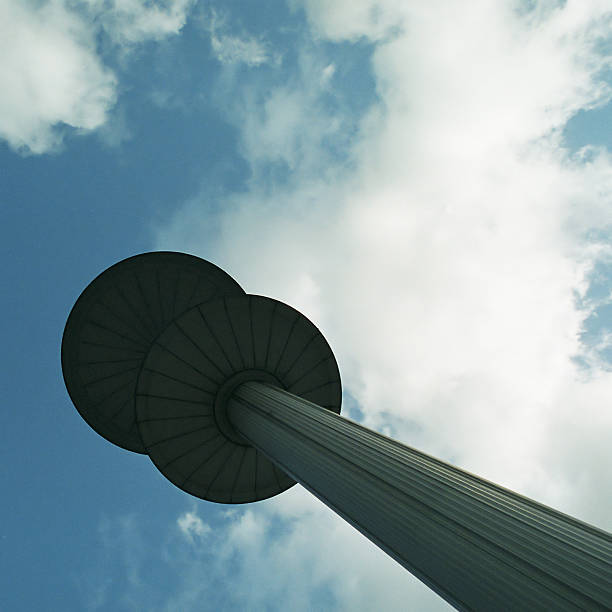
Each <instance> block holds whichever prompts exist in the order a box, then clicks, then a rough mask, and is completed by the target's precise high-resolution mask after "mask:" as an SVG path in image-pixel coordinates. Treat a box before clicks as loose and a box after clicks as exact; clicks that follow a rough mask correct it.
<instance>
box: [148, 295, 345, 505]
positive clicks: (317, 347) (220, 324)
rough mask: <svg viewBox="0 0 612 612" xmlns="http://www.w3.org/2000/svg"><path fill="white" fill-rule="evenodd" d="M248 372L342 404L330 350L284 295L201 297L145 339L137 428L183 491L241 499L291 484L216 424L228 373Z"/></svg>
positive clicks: (233, 377) (244, 375)
mask: <svg viewBox="0 0 612 612" xmlns="http://www.w3.org/2000/svg"><path fill="white" fill-rule="evenodd" d="M247 380H260V381H264V382H267V383H272V384H276V385H277V386H280V387H281V388H285V389H286V390H287V391H289V392H291V393H294V394H295V395H298V396H300V397H302V398H304V399H307V400H309V401H312V402H314V403H317V404H319V405H320V406H323V407H325V408H328V409H329V410H333V411H334V412H336V413H338V412H340V402H341V397H342V392H341V386H340V373H339V371H338V366H337V364H336V360H335V358H334V355H333V353H332V351H331V348H330V347H329V345H328V344H327V342H326V340H325V338H324V337H323V335H322V334H321V332H320V331H319V330H318V329H317V328H316V327H315V326H314V325H313V324H312V323H311V322H310V321H309V320H308V319H307V318H306V317H305V316H304V315H302V314H301V313H299V312H298V311H297V310H295V309H293V308H291V307H290V306H287V305H286V304H283V303H282V302H278V301H276V300H272V299H270V298H266V297H262V296H256V295H246V296H242V297H228V298H224V299H219V300H215V301H211V302H208V303H206V304H202V305H200V306H197V307H195V308H192V309H191V310H189V311H187V312H185V313H184V314H183V315H181V316H180V317H178V318H177V319H176V320H175V321H174V322H173V323H171V324H170V325H169V326H168V328H167V329H166V330H164V331H163V332H162V333H161V335H160V336H159V338H158V339H157V340H156V342H155V344H154V345H153V346H152V347H151V350H150V351H149V353H148V355H147V357H146V359H145V361H144V363H143V367H142V371H141V374H140V376H139V379H138V386H137V390H136V395H137V398H136V413H137V421H138V427H139V429H140V434H141V438H142V441H143V443H144V448H145V450H146V452H147V453H148V454H149V456H150V457H151V460H152V461H153V462H154V463H155V465H156V466H157V468H158V469H159V470H160V471H161V472H162V473H163V474H164V476H166V478H168V479H169V480H170V481H171V482H173V483H174V484H175V485H177V486H178V487H180V488H181V489H183V490H184V491H186V492H187V493H190V494H191V495H195V496H196V497H200V498H202V499H207V500H210V501H216V502H221V503H243V502H251V501H256V500H260V499H265V498H267V497H271V496H272V495H276V494H277V493H280V492H282V491H284V490H285V489H287V488H289V487H291V486H293V485H294V484H295V481H294V480H293V479H291V478H290V477H289V476H287V475H286V474H285V473H284V472H283V471H282V470H280V469H278V468H277V467H276V466H275V465H274V464H273V463H272V462H271V461H269V460H268V459H267V458H266V457H265V455H263V454H262V453H260V452H259V451H257V450H256V449H254V448H253V447H251V446H250V445H249V444H248V442H246V441H244V440H243V441H242V442H241V439H240V437H239V436H236V435H232V434H231V433H230V434H229V435H228V432H227V429H226V427H227V423H225V424H223V423H221V422H220V417H222V414H221V412H222V409H223V407H221V410H220V407H219V405H218V398H219V397H220V396H222V395H224V393H226V391H227V383H228V381H229V382H230V383H232V381H235V382H236V384H239V383H240V382H244V381H247ZM216 403H217V405H215V404H216Z"/></svg>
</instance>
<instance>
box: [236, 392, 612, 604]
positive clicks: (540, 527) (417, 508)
mask: <svg viewBox="0 0 612 612" xmlns="http://www.w3.org/2000/svg"><path fill="white" fill-rule="evenodd" d="M228 415H229V418H230V420H231V421H232V423H233V424H234V426H235V427H236V429H237V430H238V431H239V432H240V433H241V435H242V436H243V437H245V438H247V439H248V440H249V441H250V442H251V443H252V444H253V446H254V447H256V448H258V449H259V450H260V451H261V452H262V453H264V454H265V455H267V456H268V457H269V458H270V459H271V460H272V461H274V462H275V463H276V464H277V465H279V466H280V467H281V468H282V469H283V470H284V471H285V472H286V473H287V474H290V475H291V476H292V477H293V478H294V479H295V480H297V481H298V482H300V483H301V484H302V485H303V486H304V487H306V488H307V489H308V490H310V491H311V492H312V493H313V494H314V495H316V496H317V497H318V498H319V499H321V500H322V501H323V502H324V503H325V504H327V505H328V506H329V507H330V508H332V509H333V510H334V511H336V512H337V513H338V514H339V515H340V516H342V517H343V518H344V519H346V520H347V521H348V522H349V523H351V524H352V525H353V526H354V527H356V528H357V529H358V530H359V531H361V532H362V533H363V534H364V535H365V536H367V537H368V538H369V539H370V540H372V541H373V542H374V543H375V544H376V545H378V546H379V547H380V548H382V549H383V550H384V551H386V552H387V553H388V554H389V555H391V556H392V557H393V558H394V559H396V560H397V561H398V562H399V563H401V564H402V565H403V566H404V567H405V568H406V569H408V570H409V571H410V572H412V573H413V574H414V575H415V576H417V577H418V578H419V579H420V580H422V581H423V582H424V583H425V584H427V585H428V586H429V587H431V588H432V589H433V590H434V591H436V592H437V593H438V594H439V595H441V596H442V597H443V598H444V599H446V600H447V601H448V602H449V603H450V604H452V605H453V606H455V607H456V608H458V609H461V610H517V611H524V610H546V611H551V610H555V611H560V610H612V535H611V534H609V533H606V532H604V531H602V530H600V529H597V528H596V527H593V526H591V525H588V524H586V523H583V522H581V521H578V520H576V519H574V518H572V517H570V516H567V515H565V514H562V513H561V512H558V511H556V510H553V509H552V508H549V507H547V506H544V505H542V504H539V503H537V502H535V501H533V500H531V499H528V498H526V497H523V496H522V495H518V494H517V493H514V492H512V491H509V490H507V489H504V488H503V487H500V486H498V485H495V484H493V483H491V482H488V481H486V480H484V479H482V478H479V477H477V476H474V475H473V474H470V473H468V472H465V471H463V470H461V469H459V468H457V467H455V466H453V465H450V464H448V463H445V462H443V461H440V460H438V459H434V458H433V457H430V456H428V455H426V454H424V453H421V452H419V451H417V450H415V449H412V448H410V447H408V446H405V445H404V444H401V443H399V442H397V441H395V440H392V439H390V438H387V437H386V436H383V435H381V434H378V433H376V432H374V431H371V430H369V429H367V428H365V427H363V426H361V425H359V424H357V423H354V422H352V421H349V420H348V419H345V418H343V417H341V416H339V415H335V414H332V413H330V412H329V411H326V410H322V409H321V408H320V407H319V406H316V405H315V404H312V403H309V402H306V401H303V400H302V399H300V398H297V397H295V396H294V395H291V394H289V393H286V392H285V391H282V390H279V389H277V388H274V387H271V386H269V385H266V384H260V383H245V384H243V385H241V386H239V387H237V388H236V389H235V391H234V393H233V395H232V397H231V398H230V401H229V404H228Z"/></svg>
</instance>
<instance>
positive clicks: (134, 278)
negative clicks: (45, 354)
mask: <svg viewBox="0 0 612 612" xmlns="http://www.w3.org/2000/svg"><path fill="white" fill-rule="evenodd" d="M243 294H244V291H243V290H242V288H241V287H240V285H238V283H237V282H236V281H235V280H234V279H233V278H232V277H231V276H229V275H228V274H226V273H225V272H224V271H223V270H221V269H220V268H218V267H217V266H215V265H214V264H212V263H210V262H208V261H205V260H203V259H200V258H199V257H194V256H192V255H186V254H184V253H174V252H167V251H159V252H153V253H143V254H141V255H136V256H135V257H130V258H128V259H124V260H123V261H120V262H118V263H117V264H115V265H114V266H111V267H110V268H108V269H107V270H105V271H104V272H102V274H100V275H99V276H98V277H97V278H95V279H94V280H93V281H92V282H91V283H90V284H89V285H88V286H87V288H86V289H85V290H84V291H83V293H82V294H81V296H80V297H79V299H78V300H77V302H76V304H75V305H74V307H73V308H72V311H71V312H70V315H69V317H68V321H67V322H66V327H65V330H64V336H63V338H62V371H63V374H64V381H65V383H66V388H67V389H68V393H69V394H70V397H71V399H72V401H73V403H74V405H75V406H76V408H77V410H78V411H79V412H80V414H81V416H82V417H83V418H84V419H85V420H86V421H87V423H89V425H90V426H91V427H92V428H93V429H94V430H95V431H97V432H98V433H99V434H100V435H101V436H103V437H104V438H106V439H107V440H109V441H110V442H112V443H113V444H116V445H117V446H120V447H122V448H125V449H127V450H131V451H134V452H138V453H144V452H145V450H144V447H143V445H142V442H141V440H140V435H139V433H138V429H137V427H136V422H135V409H134V393H135V390H136V380H137V378H138V374H139V372H140V367H141V365H142V361H143V360H144V358H145V356H146V354H147V352H148V351H149V348H150V346H151V344H152V343H153V341H154V340H155V338H156V337H157V336H158V335H159V334H160V332H162V331H163V330H164V329H165V328H166V327H167V326H168V324H169V323H170V322H171V321H172V320H173V319H175V318H176V317H177V316H179V315H180V314H181V313H183V312H185V311H186V310H188V309H190V308H192V307H193V306H195V305H196V304H201V303H203V302H207V301H209V300H211V299H216V298H219V297H223V296H228V295H243Z"/></svg>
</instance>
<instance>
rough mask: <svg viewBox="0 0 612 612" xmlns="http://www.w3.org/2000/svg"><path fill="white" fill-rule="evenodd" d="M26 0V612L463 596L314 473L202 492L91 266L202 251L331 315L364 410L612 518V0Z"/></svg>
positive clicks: (502, 475) (21, 340)
mask: <svg viewBox="0 0 612 612" xmlns="http://www.w3.org/2000/svg"><path fill="white" fill-rule="evenodd" d="M422 4H423V3H417V2H407V1H405V0H402V1H398V2H396V1H393V0H380V1H375V0H359V1H356V0H355V1H353V2H335V3H325V2H318V1H316V0H288V1H287V2H283V1H280V0H279V1H278V2H267V1H266V2H262V3H251V2H238V1H236V2H223V3H220V2H219V3H215V2H198V1H191V0H166V1H165V2H144V0H111V1H109V2H103V1H102V0H49V1H46V0H31V1H30V0H28V1H26V2H23V1H21V0H0V91H2V94H0V211H1V220H2V222H1V224H0V232H2V241H1V244H2V247H1V248H2V251H3V253H2V261H3V264H4V265H3V277H4V287H5V289H4V293H3V296H4V299H3V302H2V304H3V305H2V309H3V317H2V327H3V329H2V337H3V338H4V341H5V350H4V355H5V357H4V359H3V364H2V365H3V367H2V380H3V390H4V398H5V400H4V402H3V409H2V411H0V419H1V421H0V424H1V431H2V436H3V439H2V445H1V449H2V450H1V453H2V462H1V465H2V466H3V468H2V474H3V482H4V489H5V491H6V494H5V497H4V500H3V504H2V505H1V506H0V517H1V522H0V524H1V525H2V527H1V528H0V546H2V555H1V556H0V559H1V562H2V568H1V571H0V576H1V577H2V578H1V581H2V583H1V584H0V586H1V588H0V608H2V609H6V610H35V609H39V610H63V611H65V610H103V611H104V610H109V611H110V610H114V611H116V610H186V611H189V610H208V609H211V610H212V609H214V610H235V609H243V610H249V609H251V610H281V609H282V610H288V609H290V610H314V609H316V610H373V609H387V610H406V609H414V610H442V609H447V606H446V604H444V602H441V601H440V600H439V598H438V597H437V596H435V595H433V594H431V593H430V592H429V591H428V589H426V588H425V587H423V586H422V585H420V583H419V582H418V581H416V580H415V579H413V578H412V577H411V576H410V575H409V574H407V573H406V572H405V571H404V570H402V569H401V568H399V566H397V565H396V564H395V563H394V562H393V561H390V560H389V559H387V558H386V557H385V555H384V554H383V553H381V552H380V551H378V550H377V549H376V548H375V547H374V546H372V545H371V544H370V543H369V542H367V541H365V540H364V539H363V538H362V537H361V536H360V535H359V534H358V533H357V532H355V531H354V530H352V529H351V528H350V527H348V526H347V525H345V524H344V523H343V522H342V521H341V520H340V519H338V518H336V517H335V516H334V515H333V513H332V512H331V511H329V510H327V509H326V508H325V507H324V506H322V505H321V504H319V502H318V501H316V500H313V499H312V498H311V496H309V495H308V494H307V493H306V492H304V491H302V490H300V488H299V487H294V488H293V489H291V490H290V491H288V492H286V493H284V494H283V495H281V496H279V497H277V498H274V499H271V500H267V501H265V502H261V503H258V504H255V505H252V506H249V507H242V506H240V507H235V508H234V507H230V506H223V505H214V504H210V503H206V502H203V501H200V500H196V499H194V498H190V497H189V496H187V495H186V494H184V493H183V492H181V491H180V490H178V489H176V488H175V487H173V486H172V485H171V484H170V483H169V482H167V481H165V480H164V478H163V477H162V476H161V475H160V474H159V473H158V472H157V471H156V470H155V468H154V466H153V465H152V463H151V462H150V461H149V460H148V458H147V457H144V456H139V455H135V454H132V453H129V452H127V451H124V450H121V449H119V448H116V447H113V446H112V445H111V444H109V443H108V442H106V441H105V440H103V439H102V438H100V437H99V436H97V434H95V432H93V431H92V430H91V429H90V428H89V427H88V426H87V424H86V423H85V422H84V421H82V419H81V418H80V416H79V415H78V413H77V412H76V410H75V409H74V408H73V407H72V405H71V403H70V400H69V398H68V395H67V393H66V391H65V389H64V385H63V380H62V376H61V369H60V361H59V349H60V342H61V335H62V332H63V327H64V324H65V320H66V317H67V315H68V312H69V311H70V308H71V307H72V304H73V303H74V301H75V299H76V298H77V297H78V295H79V294H80V292H81V291H82V289H83V288H84V287H85V286H86V285H87V283H88V282H89V281H90V280H91V279H92V278H93V277H94V276H96V275H97V274H98V273H99V272H100V271H102V270H103V269H105V268H106V267H108V266H109V265H111V264H113V263H115V262H116V261H118V260H120V259H123V258H125V257H128V256H130V255H133V254H135V253H138V252H142V251H148V250H156V249H170V250H180V251H186V252H190V253H194V254H196V255H199V256H201V257H204V258H207V259H210V260H211V261H214V262H215V263H216V264H218V265H220V266H221V267H223V268H225V269H226V270H227V271H228V272H229V273H230V274H232V275H233V276H234V277H235V278H236V279H237V280H238V281H239V282H240V283H241V284H242V285H243V287H244V288H245V289H246V290H247V291H248V292H252V293H260V294H265V295H270V296H273V297H275V298H277V299H281V300H283V301H285V302H287V303H289V304H291V305H293V306H295V307H296V308H298V309H300V310H302V311H303V312H304V313H305V314H307V315H308V316H309V318H311V319H312V320H313V321H314V322H315V323H316V324H317V325H318V326H319V327H320V328H321V330H322V331H323V332H324V334H325V336H326V337H327V339H328V341H329V342H330V344H331V346H332V348H333V349H334V351H335V353H336V356H337V359H338V363H339V366H340V370H341V373H342V377H343V382H344V391H345V397H344V407H343V410H344V412H345V414H347V415H349V416H351V417H353V418H356V419H358V420H360V421H362V422H364V423H365V424H367V425H368V426H370V427H373V428H375V429H378V430H380V431H383V432H385V433H389V434H391V435H393V436H395V437H397V438H399V439H401V440H403V441H404V442H406V443H408V444H411V445H413V446H415V447H417V448H420V449H422V450H424V451H426V452H430V453H431V454H434V455H436V456H439V457H441V458H444V459H446V460H449V461H453V462H455V463H457V464H458V465H460V466H461V467H464V468H466V469H469V470H471V471H473V472H476V473H478V474H481V475H483V476H485V477H487V478H490V479H492V480H494V481H496V482H499V483H501V484H503V485H505V486H508V487H510V488H513V489H516V490H518V491H520V492H522V493H524V494H527V495H529V496H531V497H534V498H536V499H538V500H540V501H543V502H545V503H547V504H550V505H552V506H555V507H557V508H559V509H561V510H563V511H565V512H568V513H570V514H573V515H575V516H577V517H579V518H582V519H583V520H586V521H588V522H591V523H593V524H596V525H598V526H600V527H603V528H605V529H607V530H610V529H612V522H611V521H610V517H612V496H611V495H610V492H609V490H607V489H606V487H605V486H602V483H604V484H605V483H607V482H609V480H610V476H611V468H610V466H611V465H612V451H611V450H610V445H609V437H610V432H611V431H612V415H611V413H610V411H609V398H610V394H611V393H612V373H611V371H610V363H611V359H612V350H611V348H610V338H611V336H610V334H611V333H612V306H611V304H612V297H611V296H612V243H611V241H610V229H611V227H612V129H611V128H610V126H612V104H611V103H610V99H611V94H612V89H611V88H612V77H611V75H612V59H611V57H610V49H611V48H612V13H611V12H610V9H609V6H606V5H607V4H608V3H607V2H604V1H598V0H588V1H584V0H583V1H578V0H575V1H567V2H556V1H554V0H541V1H532V2H518V1H515V2H498V3H489V2H486V1H484V0H483V1H475V2H472V3H470V6H469V7H466V6H462V7H461V8H459V7H458V6H457V5H456V3H454V2H451V1H444V0H436V1H435V2H431V3H427V6H422Z"/></svg>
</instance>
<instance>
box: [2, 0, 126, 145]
mask: <svg viewBox="0 0 612 612" xmlns="http://www.w3.org/2000/svg"><path fill="white" fill-rule="evenodd" d="M92 40H93V33H92V30H91V28H90V27H89V26H88V25H87V24H85V23H84V22H83V21H82V20H81V19H79V18H78V17H77V16H76V15H75V14H74V13H72V12H70V11H69V10H67V9H66V7H65V6H64V5H63V4H62V3H61V2H49V3H45V4H43V5H42V6H41V7H40V8H36V7H35V6H34V5H33V4H31V3H28V2H19V1H17V0H14V1H11V0H9V1H7V2H2V3H0V90H2V96H0V137H2V138H4V139H5V140H7V142H8V143H9V145H10V146H11V147H13V148H15V149H18V150H23V151H28V150H29V151H31V152H32V153H42V152H44V151H47V150H50V149H53V148H55V147H56V146H57V145H58V144H59V143H60V141H61V133H60V131H59V130H58V129H57V126H58V125H61V124H66V125H70V126H72V127H74V128H78V129H83V130H93V129H95V128H97V127H99V126H100V125H102V124H103V123H104V121H105V119H106V114H107V112H108V110H109V108H110V107H111V106H112V105H113V104H114V103H115V97H116V93H115V88H116V78H115V76H114V75H113V73H112V72H111V71H110V70H109V69H107V68H106V67H105V66H104V65H103V64H102V63H101V61H100V60H99V59H98V57H97V56H96V55H95V53H94V52H93V51H92Z"/></svg>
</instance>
